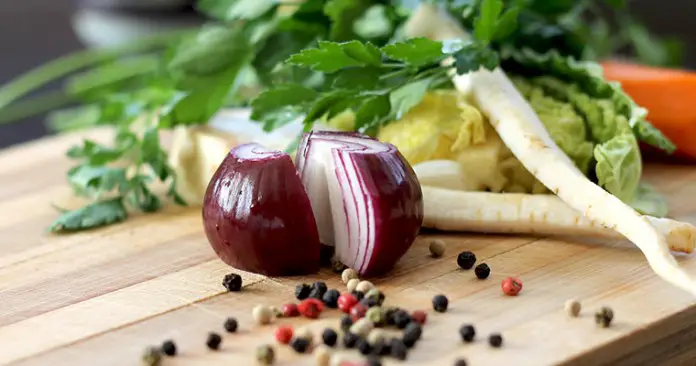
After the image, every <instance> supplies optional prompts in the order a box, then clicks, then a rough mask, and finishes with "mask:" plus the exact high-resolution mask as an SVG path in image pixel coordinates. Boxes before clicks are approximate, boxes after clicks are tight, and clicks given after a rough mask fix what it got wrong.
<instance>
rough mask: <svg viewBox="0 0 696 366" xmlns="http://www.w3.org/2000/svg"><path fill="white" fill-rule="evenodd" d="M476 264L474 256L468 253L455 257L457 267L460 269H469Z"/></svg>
mask: <svg viewBox="0 0 696 366" xmlns="http://www.w3.org/2000/svg"><path fill="white" fill-rule="evenodd" d="M474 263H476V255H475V254H474V253H472V252H469V251H464V252H461V253H459V255H458V256H457V265H459V267H461V268H462V269H471V267H473V266H474Z"/></svg>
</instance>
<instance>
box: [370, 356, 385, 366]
mask: <svg viewBox="0 0 696 366" xmlns="http://www.w3.org/2000/svg"><path fill="white" fill-rule="evenodd" d="M367 366H382V361H381V360H380V359H379V357H377V356H376V355H374V354H373V355H371V356H368V357H367Z"/></svg>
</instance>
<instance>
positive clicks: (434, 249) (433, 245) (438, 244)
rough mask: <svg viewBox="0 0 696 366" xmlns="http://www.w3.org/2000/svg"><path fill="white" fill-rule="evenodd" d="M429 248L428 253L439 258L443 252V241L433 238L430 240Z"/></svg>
mask: <svg viewBox="0 0 696 366" xmlns="http://www.w3.org/2000/svg"><path fill="white" fill-rule="evenodd" d="M429 249H430V255H432V256H433V258H440V257H442V255H443V254H445V242H444V241H442V240H440V239H435V240H433V241H431V242H430V246H429Z"/></svg>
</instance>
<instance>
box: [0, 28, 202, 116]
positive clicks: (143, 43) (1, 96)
mask: <svg viewBox="0 0 696 366" xmlns="http://www.w3.org/2000/svg"><path fill="white" fill-rule="evenodd" d="M189 33H191V30H188V29H187V30H183V31H175V32H167V33H162V34H157V35H155V36H152V37H147V38H142V39H139V40H137V41H135V42H132V43H129V44H125V45H123V46H120V47H114V48H108V49H90V50H83V51H78V52H75V53H73V54H70V55H66V56H62V57H60V58H57V59H55V60H53V61H51V62H49V63H46V64H44V65H42V66H39V67H38V68H35V69H33V70H30V71H28V72H26V73H24V74H23V75H20V76H19V77H17V78H15V79H14V80H12V81H10V82H9V83H7V84H5V85H4V86H2V87H1V88H0V110H2V109H4V108H5V107H7V106H8V105H9V104H11V103H12V102H14V101H15V100H17V99H19V98H21V97H23V96H24V95H26V94H28V93H30V92H32V91H34V90H35V89H37V88H39V87H41V86H43V85H45V84H47V83H49V82H51V81H54V80H56V79H59V78H62V77H64V76H66V75H68V74H71V73H73V72H75V71H78V70H80V69H82V68H85V67H88V66H91V65H95V64H100V63H105V62H108V61H111V60H115V59H117V58H119V57H120V56H123V55H125V54H129V53H135V52H141V51H145V50H148V49H152V48H155V47H160V46H165V45H167V44H170V43H172V42H173V41H176V40H178V39H180V38H181V37H182V36H184V35H186V34H189Z"/></svg>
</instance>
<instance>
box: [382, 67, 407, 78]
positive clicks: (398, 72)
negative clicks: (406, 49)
mask: <svg viewBox="0 0 696 366" xmlns="http://www.w3.org/2000/svg"><path fill="white" fill-rule="evenodd" d="M410 72H412V70H411V69H408V68H405V69H400V70H395V71H392V72H388V73H386V74H384V75H380V77H379V79H380V80H386V79H389V78H393V77H396V76H401V75H404V74H408V73H410Z"/></svg>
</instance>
